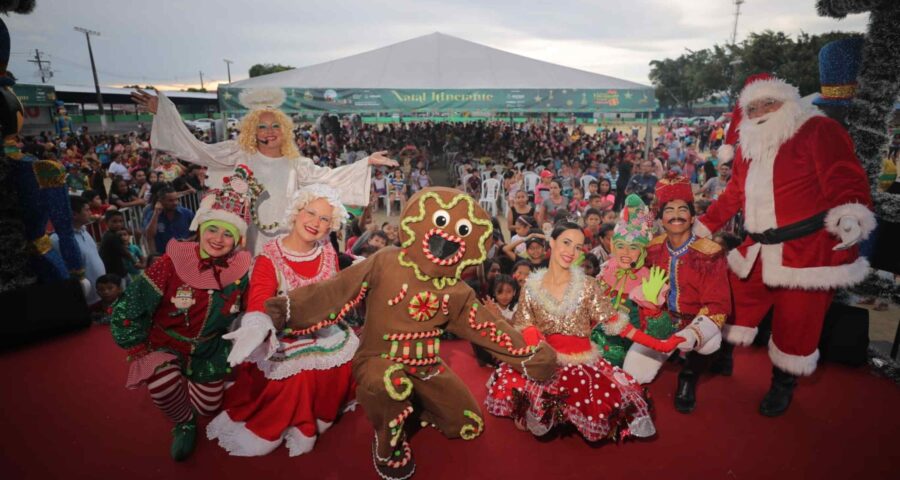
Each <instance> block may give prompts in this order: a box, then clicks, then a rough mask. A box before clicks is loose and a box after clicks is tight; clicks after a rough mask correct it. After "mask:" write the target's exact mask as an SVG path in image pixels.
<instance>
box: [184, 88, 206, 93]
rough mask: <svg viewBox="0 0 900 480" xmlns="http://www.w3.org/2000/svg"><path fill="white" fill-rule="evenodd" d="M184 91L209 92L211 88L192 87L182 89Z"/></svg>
mask: <svg viewBox="0 0 900 480" xmlns="http://www.w3.org/2000/svg"><path fill="white" fill-rule="evenodd" d="M182 92H190V93H208V92H209V90H207V89H205V88H194V87H191V88H188V89H187V90H182Z"/></svg>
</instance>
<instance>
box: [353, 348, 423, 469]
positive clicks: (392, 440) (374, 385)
mask: <svg viewBox="0 0 900 480" xmlns="http://www.w3.org/2000/svg"><path fill="white" fill-rule="evenodd" d="M353 375H354V377H355V378H356V384H357V387H356V400H357V401H358V402H359V403H360V405H362V407H363V410H365V412H366V416H367V417H369V421H370V422H372V426H373V427H375V440H374V443H373V445H372V455H373V457H374V458H373V461H374V463H375V469H376V471H377V472H378V474H379V475H380V476H381V477H382V478H384V479H388V480H402V479H406V478H409V477H411V476H412V474H413V472H414V471H415V463H414V462H413V459H412V451H411V450H410V448H409V444H408V443H407V442H406V430H405V428H404V424H405V422H406V419H407V417H409V415H410V414H411V413H412V412H413V406H412V402H411V399H412V393H413V384H412V382H411V381H410V379H409V377H407V375H406V373H405V372H404V370H403V365H401V364H398V363H395V362H392V361H391V360H388V359H383V358H378V357H370V358H365V359H361V360H359V361H354V364H353Z"/></svg>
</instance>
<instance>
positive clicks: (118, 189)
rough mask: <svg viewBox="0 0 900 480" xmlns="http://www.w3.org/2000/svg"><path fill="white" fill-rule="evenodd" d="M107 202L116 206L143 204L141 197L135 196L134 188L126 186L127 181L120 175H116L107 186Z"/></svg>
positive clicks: (125, 206) (124, 206)
mask: <svg viewBox="0 0 900 480" xmlns="http://www.w3.org/2000/svg"><path fill="white" fill-rule="evenodd" d="M109 203H110V204H111V205H115V206H116V207H117V208H127V207H134V206H137V205H145V204H146V202H145V201H144V199H143V198H140V197H138V196H137V194H136V193H135V192H134V190H132V189H131V187H129V186H128V182H127V181H125V179H123V178H121V177H116V178H115V180H113V183H112V185H111V186H110V187H109Z"/></svg>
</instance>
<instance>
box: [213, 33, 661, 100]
mask: <svg viewBox="0 0 900 480" xmlns="http://www.w3.org/2000/svg"><path fill="white" fill-rule="evenodd" d="M228 86H230V87H237V88H251V87H294V88H409V89H416V88H429V89H485V88H496V89H521V88H539V89H563V88H576V89H647V88H650V87H648V86H646V85H641V84H639V83H634V82H629V81H627V80H622V79H619V78H614V77H609V76H606V75H600V74H597V73H591V72H586V71H584V70H578V69H575V68H569V67H564V66H561V65H556V64H553V63H549V62H544V61H541V60H535V59H532V58H528V57H523V56H521V55H516V54H513V53H509V52H504V51H503V50H498V49H496V48H491V47H488V46H486V45H481V44H479V43H475V42H470V41H468V40H463V39H461V38H457V37H453V36H450V35H445V34H443V33H432V34H430V35H424V36H421V37H416V38H413V39H411V40H407V41H404V42H400V43H395V44H393V45H388V46H386V47H382V48H378V49H375V50H371V51H368V52H364V53H360V54H357V55H351V56H349V57H344V58H340V59H337V60H332V61H330V62H325V63H320V64H318V65H311V66H308V67H302V68H296V69H293V70H288V71H284V72H279V73H273V74H270V75H263V76H260V77H255V78H249V79H247V80H241V81H238V82H234V83H232V84H230V85H228Z"/></svg>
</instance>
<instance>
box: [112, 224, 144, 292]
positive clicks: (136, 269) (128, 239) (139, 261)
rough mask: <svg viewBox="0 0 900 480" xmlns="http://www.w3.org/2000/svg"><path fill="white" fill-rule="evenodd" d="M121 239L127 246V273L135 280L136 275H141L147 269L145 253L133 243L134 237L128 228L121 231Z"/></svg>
mask: <svg viewBox="0 0 900 480" xmlns="http://www.w3.org/2000/svg"><path fill="white" fill-rule="evenodd" d="M119 238H121V239H122V244H123V245H125V249H126V250H127V251H128V254H129V256H128V258H127V259H126V260H125V272H126V273H127V274H128V277H129V278H130V279H131V280H133V279H134V277H135V276H136V275H140V273H141V270H143V269H144V268H145V265H146V264H145V260H146V259H145V258H144V252H142V251H141V247H139V246H137V245H135V244H134V243H132V238H133V236H132V235H131V232H130V231H129V230H128V229H127V228H123V229H122V230H119Z"/></svg>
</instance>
